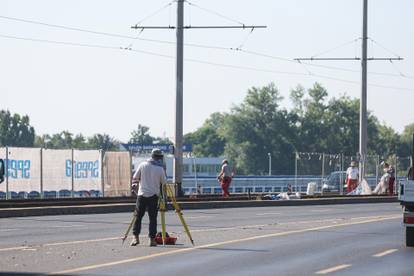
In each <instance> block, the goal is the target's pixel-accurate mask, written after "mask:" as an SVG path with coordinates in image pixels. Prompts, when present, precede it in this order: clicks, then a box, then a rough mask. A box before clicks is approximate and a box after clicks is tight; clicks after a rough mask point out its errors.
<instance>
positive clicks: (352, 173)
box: [346, 161, 359, 193]
mask: <svg viewBox="0 0 414 276" xmlns="http://www.w3.org/2000/svg"><path fill="white" fill-rule="evenodd" d="M358 178H359V169H358V167H357V165H356V162H355V161H351V166H350V167H349V168H348V169H347V170H346V191H347V192H348V193H350V192H352V191H353V190H355V189H356V187H357V186H358Z"/></svg>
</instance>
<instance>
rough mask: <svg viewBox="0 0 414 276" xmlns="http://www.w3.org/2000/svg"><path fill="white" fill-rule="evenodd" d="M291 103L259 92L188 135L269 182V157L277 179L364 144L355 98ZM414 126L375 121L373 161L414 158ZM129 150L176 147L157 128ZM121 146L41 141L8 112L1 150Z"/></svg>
mask: <svg viewBox="0 0 414 276" xmlns="http://www.w3.org/2000/svg"><path fill="white" fill-rule="evenodd" d="M283 100H284V98H283V97H282V95H281V93H280V91H279V90H278V88H277V87H276V85H275V84H274V83H270V84H268V85H266V86H263V87H252V88H250V89H248V91H247V94H246V96H245V98H244V100H243V101H242V103H241V104H239V105H234V106H233V107H232V108H231V109H230V110H229V112H222V113H219V112H216V113H213V114H211V115H210V116H209V118H207V119H206V120H205V122H204V123H203V125H202V126H201V127H199V128H198V129H196V130H195V131H193V132H190V133H187V134H186V135H184V142H185V143H191V144H193V154H194V155H195V156H199V157H213V156H214V157H216V156H225V157H226V158H228V159H230V160H231V161H232V162H233V164H234V165H235V166H236V167H237V171H238V173H239V174H266V173H267V162H268V159H267V156H268V153H270V154H271V156H272V161H273V162H272V163H273V164H275V166H273V168H272V171H273V173H274V174H292V173H293V170H294V153H295V152H296V151H299V152H324V153H332V154H337V153H343V154H345V155H355V154H356V153H357V152H358V143H359V100H358V99H356V98H351V97H349V96H347V95H345V94H344V95H341V96H339V97H329V95H328V91H327V90H326V89H325V88H324V87H323V86H322V85H321V84H319V83H315V84H314V85H313V86H312V87H310V88H308V89H305V88H304V87H302V86H300V85H298V86H297V87H296V88H294V89H292V90H291V91H290V95H289V101H290V104H291V106H292V107H291V108H289V109H287V108H286V107H283V106H282V102H283ZM413 132H414V123H412V124H409V125H407V126H406V127H405V129H404V131H403V132H402V133H401V134H399V133H397V132H396V131H395V130H394V129H393V128H392V127H390V126H387V125H386V124H384V123H381V122H380V121H379V120H378V118H377V117H375V116H374V115H373V114H372V113H371V112H369V113H368V137H369V139H368V154H375V155H380V156H381V157H382V158H384V159H385V158H387V157H390V156H392V155H397V156H408V155H410V152H411V149H410V146H411V143H410V141H411V135H412V133H413ZM128 142H129V143H139V144H151V143H163V144H164V143H172V142H171V141H170V140H169V139H168V138H162V137H154V136H151V135H150V133H149V127H147V126H144V125H141V124H139V125H138V126H137V128H136V129H135V130H133V131H132V132H131V135H130V139H129V141H128ZM120 143H121V142H120V141H118V140H116V139H115V138H113V137H111V136H110V135H108V134H95V135H93V136H91V137H85V136H83V135H82V134H76V135H75V134H73V133H71V132H69V131H66V130H65V131H62V132H59V133H56V134H44V135H40V136H38V135H36V133H35V129H34V128H33V127H32V126H31V125H30V120H29V117H28V116H27V115H25V116H21V115H18V114H11V113H10V111H7V110H6V111H5V110H2V111H0V145H1V146H20V147H33V146H34V147H44V148H51V149H65V148H78V149H96V148H99V149H103V150H117V149H119V144H120Z"/></svg>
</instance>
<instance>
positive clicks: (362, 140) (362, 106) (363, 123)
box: [359, 0, 368, 181]
mask: <svg viewBox="0 0 414 276" xmlns="http://www.w3.org/2000/svg"><path fill="white" fill-rule="evenodd" d="M363 1H364V3H363V17H362V57H361V69H362V70H361V73H362V75H361V99H360V103H359V114H360V116H359V155H360V160H359V181H361V180H362V179H363V178H364V177H365V162H366V160H367V151H368V150H367V142H368V141H367V140H368V134H367V132H368V125H367V121H368V118H367V117H368V116H367V54H368V47H367V44H368V0H363Z"/></svg>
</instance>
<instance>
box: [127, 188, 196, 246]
mask: <svg viewBox="0 0 414 276" xmlns="http://www.w3.org/2000/svg"><path fill="white" fill-rule="evenodd" d="M171 185H174V184H171V183H167V184H164V185H161V192H160V198H159V210H160V214H161V237H162V244H163V245H165V240H166V233H167V230H166V226H165V212H166V211H167V208H166V203H167V201H168V197H169V198H170V199H171V204H172V206H173V208H174V210H175V212H176V213H177V215H178V218H179V219H180V221H181V224H182V225H183V227H184V231H185V233H186V234H187V237H188V238H189V240H190V242H191V244H192V245H194V241H193V238H192V236H191V233H190V229H189V228H188V225H187V223H186V222H185V219H184V217H183V213H182V212H181V208H180V206H179V205H178V203H177V200H176V198H175V194H174V191H173V190H172V188H171ZM135 220H136V210H134V213H133V215H132V220H131V222H130V224H129V225H128V228H127V230H126V232H125V234H124V236H123V237H122V243H124V241H125V240H126V238H127V237H128V234H129V232H130V231H131V228H132V225H134V223H135Z"/></svg>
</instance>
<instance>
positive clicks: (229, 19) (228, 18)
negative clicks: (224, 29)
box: [184, 0, 245, 25]
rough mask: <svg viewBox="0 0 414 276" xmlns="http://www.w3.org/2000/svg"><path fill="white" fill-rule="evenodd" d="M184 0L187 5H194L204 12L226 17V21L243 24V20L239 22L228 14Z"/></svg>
mask: <svg viewBox="0 0 414 276" xmlns="http://www.w3.org/2000/svg"><path fill="white" fill-rule="evenodd" d="M184 2H186V3H187V4H188V5H189V6H193V7H196V8H198V9H200V10H203V11H205V12H207V13H210V14H214V15H216V16H218V17H221V18H223V19H226V20H228V21H231V22H233V23H236V24H239V25H245V24H244V23H243V22H240V21H238V20H236V19H233V18H231V17H228V16H226V15H223V14H221V13H218V12H216V11H213V10H210V9H207V8H203V7H201V6H199V5H196V4H194V3H191V2H189V1H187V0H185V1H184Z"/></svg>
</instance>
